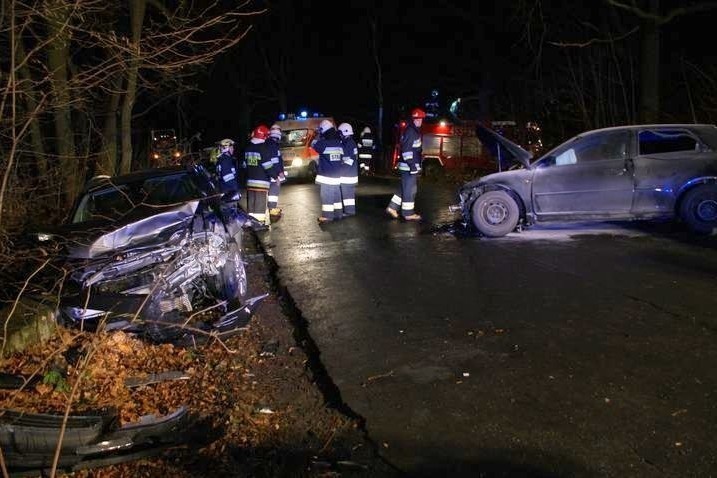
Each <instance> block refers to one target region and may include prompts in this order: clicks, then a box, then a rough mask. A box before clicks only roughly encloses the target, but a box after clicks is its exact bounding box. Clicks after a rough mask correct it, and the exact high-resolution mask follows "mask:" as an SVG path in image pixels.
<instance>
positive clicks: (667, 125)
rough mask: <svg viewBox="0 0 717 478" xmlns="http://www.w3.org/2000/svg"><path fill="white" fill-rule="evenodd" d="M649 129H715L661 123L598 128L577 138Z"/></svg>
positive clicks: (700, 124)
mask: <svg viewBox="0 0 717 478" xmlns="http://www.w3.org/2000/svg"><path fill="white" fill-rule="evenodd" d="M649 128H689V129H694V128H717V126H715V125H713V124H706V123H662V124H650V123H647V124H631V125H623V126H610V127H608V128H599V129H593V130H589V131H583V132H582V133H580V134H579V135H578V136H585V135H588V134H593V133H600V132H604V131H621V130H635V129H649Z"/></svg>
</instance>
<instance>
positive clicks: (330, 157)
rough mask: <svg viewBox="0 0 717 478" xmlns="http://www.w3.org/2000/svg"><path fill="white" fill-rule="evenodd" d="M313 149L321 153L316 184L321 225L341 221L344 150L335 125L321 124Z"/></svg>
mask: <svg viewBox="0 0 717 478" xmlns="http://www.w3.org/2000/svg"><path fill="white" fill-rule="evenodd" d="M311 147H312V148H314V150H315V151H316V152H317V153H319V169H318V173H317V175H316V179H315V182H316V184H318V185H319V194H320V195H321V216H319V218H318V220H319V224H323V223H326V222H330V221H333V220H335V219H341V217H342V216H343V214H342V211H341V210H342V205H341V165H342V164H343V163H342V160H343V157H344V148H343V145H342V144H341V136H339V132H338V131H336V127H335V126H334V124H333V123H332V122H331V121H329V120H327V119H325V120H322V121H321V123H320V124H319V129H318V138H317V139H316V140H314V141H313V142H312V144H311Z"/></svg>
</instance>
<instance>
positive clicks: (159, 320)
mask: <svg viewBox="0 0 717 478" xmlns="http://www.w3.org/2000/svg"><path fill="white" fill-rule="evenodd" d="M251 221H252V218H250V217H249V216H248V215H247V214H246V213H245V212H244V211H243V210H242V209H241V207H239V206H238V203H237V202H236V201H224V200H223V199H222V197H221V195H220V194H219V193H217V190H216V189H215V187H214V185H213V183H212V181H211V179H210V176H209V175H208V174H207V173H206V171H204V170H203V168H201V167H200V166H191V167H189V168H183V167H167V168H156V169H150V170H145V171H139V172H134V173H130V174H126V175H122V176H116V177H107V176H101V177H96V178H93V179H92V180H91V181H90V182H89V183H88V185H87V186H86V188H85V191H84V192H83V193H82V194H81V195H80V197H79V198H78V200H77V202H76V204H75V206H74V208H73V210H72V212H71V214H70V217H69V220H68V221H67V223H66V224H64V225H63V226H62V227H60V228H59V229H58V230H56V231H54V232H52V233H42V234H38V237H37V239H38V240H44V241H56V242H57V241H59V242H61V244H62V250H63V253H62V260H63V261H64V262H63V269H64V270H65V273H66V279H65V281H64V285H63V290H62V292H61V297H60V310H59V312H60V319H59V320H60V321H61V322H62V323H63V325H66V326H72V327H78V328H81V329H83V330H96V329H99V328H100V327H103V328H104V329H105V330H113V329H122V330H125V331H132V332H137V333H141V334H143V335H144V336H146V337H148V338H150V339H152V340H155V341H158V342H162V341H168V340H171V341H173V342H177V341H181V340H182V339H186V340H188V341H192V342H193V341H196V340H197V339H201V335H203V334H201V333H200V334H197V333H195V332H196V331H199V332H207V333H210V332H227V331H230V330H233V329H235V328H237V327H240V326H242V325H245V322H247V321H248V320H249V318H250V316H251V314H252V313H253V311H254V309H255V308H256V307H258V304H259V303H260V302H261V299H262V298H263V297H255V298H251V299H249V298H247V295H248V294H247V293H248V284H247V276H246V271H245V268H244V263H243V260H242V234H243V229H244V228H245V227H247V225H249V226H250V225H251ZM204 310H206V311H211V313H210V314H208V315H209V316H210V317H211V320H209V321H208V322H207V321H203V320H195V321H194V322H193V323H192V324H191V327H185V326H186V325H188V321H189V319H190V318H192V319H195V318H197V317H199V316H201V315H202V314H200V312H201V311H204ZM188 329H191V330H194V331H195V332H188V331H187V330H188Z"/></svg>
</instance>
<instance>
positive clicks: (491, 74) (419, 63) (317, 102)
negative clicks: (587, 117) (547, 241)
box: [187, 0, 717, 140]
mask: <svg viewBox="0 0 717 478" xmlns="http://www.w3.org/2000/svg"><path fill="white" fill-rule="evenodd" d="M395 3H397V4H398V3H400V5H394V4H393V2H374V1H371V0H369V1H362V2H346V1H344V2H336V1H319V0H311V1H307V0H305V1H301V2H292V1H290V0H277V1H271V2H265V3H264V5H267V6H268V8H269V11H268V12H267V13H266V14H264V15H262V16H261V17H256V18H255V19H254V20H253V21H252V23H254V29H253V31H252V33H251V34H250V35H249V37H248V38H247V39H246V40H245V41H243V42H242V44H241V45H239V46H238V47H237V48H236V49H235V50H234V51H233V52H231V53H229V54H227V55H223V56H222V57H221V58H219V59H218V60H217V61H216V62H215V63H214V65H212V67H211V68H209V69H208V70H207V72H206V73H207V76H206V79H205V80H204V81H202V82H201V84H200V88H201V89H202V90H203V93H202V94H197V95H194V96H193V97H192V99H191V101H190V102H189V106H187V108H188V109H189V110H190V111H189V114H188V116H189V120H190V122H191V124H192V127H193V128H196V129H199V130H202V131H203V133H204V138H205V140H214V139H217V138H220V137H225V136H230V137H231V136H234V137H236V136H238V135H240V134H241V133H240V132H239V131H238V129H239V128H240V126H239V125H240V124H241V119H240V118H239V117H238V115H239V110H240V108H239V103H240V102H241V101H245V102H247V104H250V105H251V114H250V118H249V120H248V121H249V122H251V123H252V124H253V125H255V124H257V123H259V122H266V123H270V122H271V121H272V120H274V119H275V118H276V116H277V114H278V113H279V112H280V111H279V102H278V100H277V95H276V92H275V90H273V89H272V88H271V86H270V85H271V82H270V80H269V79H268V76H269V75H268V74H267V72H266V69H265V66H264V60H263V59H262V56H261V54H260V53H259V52H260V51H261V50H263V51H267V52H269V55H270V58H271V60H272V61H273V62H276V63H277V64H278V62H279V61H280V59H283V60H281V61H283V64H284V66H285V71H286V80H285V82H284V84H285V91H286V99H287V102H288V109H289V110H290V111H292V110H293V111H298V110H299V109H302V108H307V109H309V110H313V111H320V112H323V113H325V114H328V115H333V116H334V117H336V118H337V119H338V120H340V121H349V122H352V123H354V124H355V125H363V124H375V121H376V111H377V106H378V100H377V90H376V65H375V60H374V57H373V53H372V51H371V29H370V24H371V22H372V21H374V22H376V24H377V28H378V32H379V33H378V35H379V36H378V42H379V50H378V52H379V55H380V61H381V66H382V74H383V93H384V107H385V113H384V118H385V119H384V121H385V123H389V124H390V123H392V122H395V121H396V119H397V118H398V117H400V116H401V114H402V113H403V112H405V110H406V109H410V108H412V107H414V106H420V105H422V104H423V103H424V102H425V101H426V100H427V99H428V96H429V94H430V92H431V90H432V89H437V90H438V91H439V92H440V94H441V96H440V98H441V99H442V101H443V102H444V103H447V102H448V100H449V99H453V98H455V97H457V96H462V97H466V96H474V97H475V96H477V95H479V94H480V92H481V91H482V90H491V91H494V92H495V94H496V95H498V94H503V93H502V91H501V88H502V87H505V86H506V85H507V84H508V82H512V83H515V84H516V85H518V86H519V87H524V88H534V87H535V86H533V83H529V82H530V81H535V78H536V76H538V75H539V73H536V69H535V64H534V61H535V58H536V56H537V55H538V54H541V55H542V59H543V61H544V64H543V65H542V66H541V68H542V71H543V72H545V70H546V69H550V68H551V63H550V61H547V60H550V59H551V58H553V59H554V60H553V61H556V62H559V61H561V54H562V52H557V51H556V50H558V49H557V48H556V47H550V46H546V42H547V41H574V42H580V41H585V40H586V39H589V38H595V37H601V36H602V35H603V33H604V32H598V31H596V30H595V27H594V25H596V24H597V23H596V22H597V21H598V19H600V18H604V17H605V16H606V15H612V16H613V22H615V20H614V18H617V19H618V22H617V24H618V25H620V22H623V21H622V17H624V22H623V25H620V26H621V28H622V30H621V31H629V29H630V28H631V26H633V25H634V24H635V18H634V17H631V16H629V15H626V14H621V13H619V12H616V11H615V9H611V8H609V7H607V6H606V5H605V4H604V3H603V2H600V1H598V0H596V1H594V2H586V4H585V6H581V5H579V4H578V5H576V3H575V2H558V3H562V6H561V5H557V4H555V5H553V4H551V6H550V8H552V10H550V11H547V10H542V11H540V12H538V11H536V10H534V9H533V10H531V8H532V7H535V6H536V5H540V2H532V1H518V0H515V1H506V2H494V3H495V4H492V3H493V2H458V1H444V2H435V1H433V2H428V1H415V2H395ZM626 3H629V2H626ZM695 3H699V2H694V1H689V0H685V1H679V2H675V1H672V2H669V1H667V0H663V1H662V2H661V4H662V8H663V9H665V10H667V9H669V8H671V7H674V6H684V5H688V4H695ZM702 3H704V2H702ZM519 7H520V8H519ZM324 17H328V19H326V18H324ZM536 19H537V20H536ZM716 19H717V10H711V11H708V12H705V13H700V14H693V15H690V16H685V17H681V18H677V19H676V20H673V21H672V22H670V23H669V24H668V25H665V26H664V27H663V30H662V32H663V47H662V48H663V52H662V54H663V57H665V59H666V63H668V67H669V65H671V64H675V61H676V60H675V58H676V57H679V58H685V57H687V58H688V59H689V60H690V61H691V62H694V63H696V64H704V65H705V66H706V67H707V66H711V65H710V64H709V62H713V60H714V56H715V54H714V53H712V52H709V53H708V54H706V53H703V52H702V51H701V50H703V49H704V47H700V44H701V42H702V40H701V37H702V36H703V35H704V32H705V31H707V30H708V28H709V25H714V20H716ZM538 20H539V21H538ZM528 21H532V22H533V24H532V25H530V24H529V23H528ZM540 25H544V26H545V27H544V28H543V29H542V31H541V29H540V28H537V27H536V26H540ZM541 40H542V42H541ZM550 55H552V57H551V56H550ZM240 90H241V91H242V92H243V93H244V96H242V95H241V94H240ZM356 127H357V126H355V128H356ZM235 128H236V129H235Z"/></svg>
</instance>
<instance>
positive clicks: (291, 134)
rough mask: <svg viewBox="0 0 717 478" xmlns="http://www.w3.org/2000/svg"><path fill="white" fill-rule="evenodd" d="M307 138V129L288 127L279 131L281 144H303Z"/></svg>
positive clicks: (289, 145) (287, 145) (283, 145)
mask: <svg viewBox="0 0 717 478" xmlns="http://www.w3.org/2000/svg"><path fill="white" fill-rule="evenodd" d="M308 138H309V130H308V129H290V130H287V131H283V132H282V133H281V146H282V147H284V148H286V147H291V146H304V145H306V141H307V140H308Z"/></svg>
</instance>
